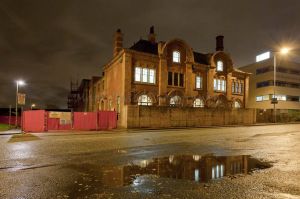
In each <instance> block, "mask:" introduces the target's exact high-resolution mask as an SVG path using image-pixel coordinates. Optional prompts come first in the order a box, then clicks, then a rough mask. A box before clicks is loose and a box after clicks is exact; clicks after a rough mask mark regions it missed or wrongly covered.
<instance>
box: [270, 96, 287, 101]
mask: <svg viewBox="0 0 300 199" xmlns="http://www.w3.org/2000/svg"><path fill="white" fill-rule="evenodd" d="M272 97H273V98H274V95H272ZM275 98H277V100H279V101H286V95H275Z"/></svg>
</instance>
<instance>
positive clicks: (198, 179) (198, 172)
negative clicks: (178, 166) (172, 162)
mask: <svg viewBox="0 0 300 199" xmlns="http://www.w3.org/2000/svg"><path fill="white" fill-rule="evenodd" d="M194 173H195V181H196V182H199V181H200V171H199V169H195V172H194Z"/></svg>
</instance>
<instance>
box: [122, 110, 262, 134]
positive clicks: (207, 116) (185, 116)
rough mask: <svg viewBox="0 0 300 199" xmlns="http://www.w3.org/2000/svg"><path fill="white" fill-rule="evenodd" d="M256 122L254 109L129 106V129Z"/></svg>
mask: <svg viewBox="0 0 300 199" xmlns="http://www.w3.org/2000/svg"><path fill="white" fill-rule="evenodd" d="M255 122H256V111H255V110H254V109H232V110H225V109H207V108H205V109H203V108H192V107H191V108H189V107H184V108H183V107H169V106H159V107H155V106H134V105H130V106H127V128H170V127H201V126H218V125H236V124H253V123H255Z"/></svg>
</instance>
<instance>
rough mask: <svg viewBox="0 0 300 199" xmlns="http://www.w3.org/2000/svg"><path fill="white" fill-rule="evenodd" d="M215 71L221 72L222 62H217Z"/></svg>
mask: <svg viewBox="0 0 300 199" xmlns="http://www.w3.org/2000/svg"><path fill="white" fill-rule="evenodd" d="M217 71H223V62H222V61H217Z"/></svg>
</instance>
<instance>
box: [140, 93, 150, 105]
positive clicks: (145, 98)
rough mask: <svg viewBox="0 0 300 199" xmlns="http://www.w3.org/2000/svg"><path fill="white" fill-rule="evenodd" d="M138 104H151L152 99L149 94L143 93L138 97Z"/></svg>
mask: <svg viewBox="0 0 300 199" xmlns="http://www.w3.org/2000/svg"><path fill="white" fill-rule="evenodd" d="M138 105H140V106H151V105H152V100H151V98H150V97H149V96H148V95H141V96H139V98H138Z"/></svg>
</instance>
